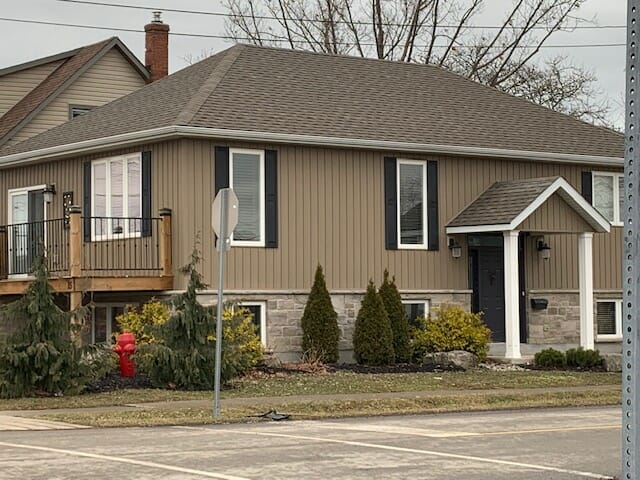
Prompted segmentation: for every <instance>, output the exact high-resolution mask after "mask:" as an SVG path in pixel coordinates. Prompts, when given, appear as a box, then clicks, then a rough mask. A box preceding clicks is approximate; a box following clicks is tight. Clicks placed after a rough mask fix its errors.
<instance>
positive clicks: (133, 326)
mask: <svg viewBox="0 0 640 480" xmlns="http://www.w3.org/2000/svg"><path fill="white" fill-rule="evenodd" d="M168 319H169V307H167V305H165V304H164V303H162V302H160V301H159V300H155V299H151V300H149V301H148V302H147V303H145V304H144V305H142V307H140V308H129V309H128V310H127V311H126V312H125V313H123V314H122V315H118V316H117V317H116V323H117V324H118V327H119V328H120V331H122V332H129V333H133V335H134V336H135V337H136V343H137V344H138V345H140V344H143V343H158V340H157V339H156V338H154V337H153V336H152V335H151V334H150V331H151V329H150V328H149V327H151V326H152V325H162V324H164V323H166V321H167V320H168Z"/></svg>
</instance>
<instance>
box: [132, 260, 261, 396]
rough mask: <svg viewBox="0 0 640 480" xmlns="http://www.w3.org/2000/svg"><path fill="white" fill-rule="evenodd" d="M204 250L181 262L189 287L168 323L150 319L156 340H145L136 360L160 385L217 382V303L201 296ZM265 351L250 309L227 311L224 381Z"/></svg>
mask: <svg viewBox="0 0 640 480" xmlns="http://www.w3.org/2000/svg"><path fill="white" fill-rule="evenodd" d="M199 262H200V253H199V251H198V250H197V248H196V249H194V251H193V253H192V255H191V261H190V262H189V264H187V265H186V266H185V267H183V268H182V273H183V274H184V275H185V276H187V277H188V279H189V281H188V285H187V289H186V291H185V292H184V293H182V294H180V295H177V296H175V297H174V298H173V300H172V303H173V309H172V310H171V312H170V315H169V317H168V318H167V320H166V321H165V322H163V323H159V324H155V325H147V326H146V327H145V328H144V334H145V335H148V336H149V337H151V338H153V339H155V342H156V343H148V344H143V345H141V346H140V347H139V348H138V351H137V352H136V361H137V363H138V367H139V369H140V370H141V371H143V372H144V373H146V374H147V375H148V376H149V378H150V380H151V382H152V383H153V384H154V385H155V386H160V387H175V388H181V389H186V390H209V389H212V388H213V384H214V371H215V341H216V339H215V325H216V322H215V313H214V308H212V307H205V306H203V305H201V304H200V302H198V299H197V295H198V291H199V290H202V289H204V288H206V285H205V284H204V282H203V280H202V276H201V274H200V273H199V272H198V270H197V266H198V264H199ZM261 356H262V345H261V344H260V338H259V337H258V335H257V333H256V330H255V326H254V325H253V323H252V320H251V315H250V313H248V312H247V311H245V310H243V309H238V310H236V311H235V312H225V313H224V314H223V343H222V365H221V366H220V368H221V381H222V382H227V381H229V380H230V379H231V378H232V377H233V376H235V375H238V374H241V373H243V372H245V371H246V370H247V369H248V368H250V367H251V366H253V365H255V363H257V362H258V360H260V358H261Z"/></svg>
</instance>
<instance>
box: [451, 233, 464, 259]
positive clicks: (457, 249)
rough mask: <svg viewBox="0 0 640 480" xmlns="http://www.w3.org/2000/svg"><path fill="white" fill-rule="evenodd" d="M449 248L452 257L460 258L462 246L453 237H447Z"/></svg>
mask: <svg viewBox="0 0 640 480" xmlns="http://www.w3.org/2000/svg"><path fill="white" fill-rule="evenodd" d="M449 250H450V251H451V256H452V257H453V258H460V257H461V256H462V247H461V246H460V244H459V243H458V242H457V241H456V239H455V238H451V237H449Z"/></svg>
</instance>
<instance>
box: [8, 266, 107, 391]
mask: <svg viewBox="0 0 640 480" xmlns="http://www.w3.org/2000/svg"><path fill="white" fill-rule="evenodd" d="M34 276H35V279H34V280H33V281H32V282H31V283H30V284H29V287H28V288H27V291H26V292H25V293H24V295H23V296H22V298H20V299H19V300H16V301H15V302H13V303H10V304H9V305H7V306H5V307H3V317H6V318H10V319H12V320H13V321H17V322H18V324H19V325H20V328H18V329H17V330H16V331H15V332H14V333H13V334H11V335H9V337H8V338H7V340H6V342H5V343H4V344H3V345H2V346H1V347H0V396H1V397H4V398H7V397H23V396H28V395H33V394H35V393H36V392H38V393H39V394H42V393H46V394H49V395H54V394H55V395H58V394H65V395H67V394H75V393H79V392H81V391H82V390H83V389H84V388H85V387H86V386H87V385H89V384H90V383H92V382H93V381H95V380H98V379H99V378H101V377H102V376H104V375H105V374H106V373H107V372H108V371H109V370H110V369H111V368H112V367H113V365H114V363H113V362H114V354H113V353H112V352H111V350H110V349H109V348H108V347H106V346H105V345H89V346H87V347H85V348H80V347H78V346H77V345H76V344H75V343H74V342H73V340H72V335H73V334H78V333H79V330H80V326H81V325H80V324H81V323H82V320H83V319H84V316H85V315H86V311H87V309H86V308H80V309H77V310H76V311H74V312H64V311H62V310H61V309H60V308H59V307H58V306H57V305H56V304H55V299H54V292H53V288H52V287H51V285H49V281H48V276H49V275H48V271H47V268H46V266H45V262H44V261H43V259H42V258H38V259H36V261H35V265H34ZM74 317H75V320H76V321H77V324H76V323H74V322H72V319H74Z"/></svg>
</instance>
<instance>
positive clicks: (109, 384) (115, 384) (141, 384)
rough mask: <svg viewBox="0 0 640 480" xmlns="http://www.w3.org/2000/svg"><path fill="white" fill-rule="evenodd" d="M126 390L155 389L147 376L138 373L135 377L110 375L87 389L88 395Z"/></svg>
mask: <svg viewBox="0 0 640 480" xmlns="http://www.w3.org/2000/svg"><path fill="white" fill-rule="evenodd" d="M125 388H153V385H152V384H151V380H149V378H147V376H146V375H144V374H141V373H138V374H136V376H135V377H121V376H120V372H119V371H113V372H111V373H108V374H107V376H106V377H104V378H102V379H100V380H99V381H98V382H97V383H95V384H94V385H91V386H89V387H87V389H86V390H85V392H86V393H102V392H112V391H114V390H122V389H125Z"/></svg>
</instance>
